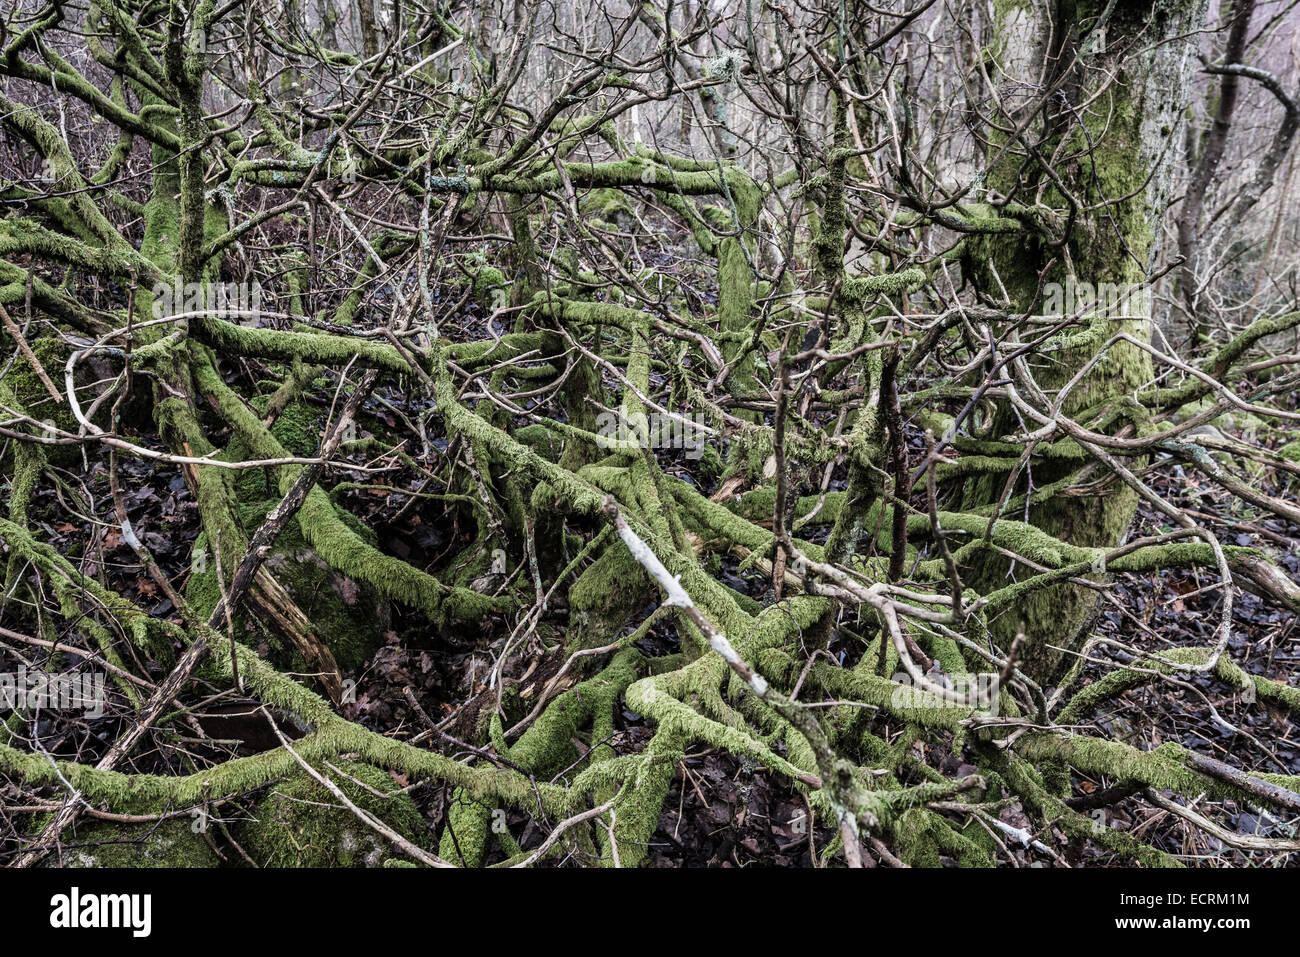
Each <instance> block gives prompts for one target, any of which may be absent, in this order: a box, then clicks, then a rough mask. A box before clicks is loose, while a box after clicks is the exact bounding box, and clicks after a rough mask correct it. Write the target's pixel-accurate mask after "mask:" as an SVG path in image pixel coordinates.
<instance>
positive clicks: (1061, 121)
mask: <svg viewBox="0 0 1300 957" xmlns="http://www.w3.org/2000/svg"><path fill="white" fill-rule="evenodd" d="M1201 8H1202V0H1141V2H1133V3H1119V4H1112V5H1109V6H1108V5H1107V4H1105V3H1092V2H1077V3H1076V2H1068V0H1067V2H1062V3H1055V4H1038V3H1021V2H1014V0H1009V2H1005V3H1002V4H1000V5H998V6H997V7H996V8H995V21H994V29H993V35H994V36H995V37H998V38H1001V39H1000V40H999V41H998V42H997V46H996V47H995V48H994V49H993V50H992V51H990V60H991V62H990V63H989V66H990V67H991V68H992V69H996V70H998V71H1002V72H1003V73H1004V74H1005V80H1004V81H1003V82H1002V84H1001V86H1002V89H1003V90H1004V93H1005V95H1006V96H1007V98H1008V102H1010V103H1015V102H1016V101H1017V100H1026V101H1027V102H1029V103H1030V104H1031V106H1030V107H1027V108H1026V109H1031V108H1032V109H1035V110H1037V112H1038V116H1036V117H1034V118H1033V119H1032V122H1029V123H1028V126H1027V128H1026V129H1025V130H1024V132H1022V133H1019V134H1013V135H1008V134H1007V133H1006V131H1005V130H1004V129H998V130H996V131H994V133H993V134H992V135H991V136H990V139H991V140H992V141H993V142H992V149H991V150H990V155H992V156H993V157H994V158H995V159H994V162H993V164H992V166H991V167H990V168H989V169H988V171H987V181H986V184H987V187H988V191H989V194H988V195H989V199H990V201H991V202H992V203H993V204H994V205H995V206H997V205H1004V206H1010V205H1011V204H1024V205H1025V206H1034V205H1037V206H1039V208H1040V209H1041V207H1042V205H1043V204H1046V205H1048V206H1050V207H1052V208H1053V209H1057V210H1064V211H1067V212H1065V213H1064V215H1062V216H1059V217H1058V218H1057V220H1056V221H1055V222H1043V221H1042V220H1041V219H1040V224H1041V226H1042V227H1043V228H1041V229H1038V230H1035V231H1032V232H1030V231H1026V232H1024V233H1022V232H1014V233H996V232H991V233H986V234H983V235H981V236H979V237H978V239H971V240H969V241H968V242H969V247H968V254H967V256H966V259H965V263H966V267H967V275H968V278H969V279H971V280H972V281H973V282H974V284H975V286H976V288H977V289H978V290H979V292H980V293H981V294H982V295H983V296H984V297H986V298H987V299H988V300H990V301H993V302H996V303H1005V302H1006V300H1008V299H1009V303H1008V305H1009V308H1010V311H1012V312H1013V313H1018V314H1019V316H1020V317H1024V316H1033V315H1035V314H1037V313H1040V312H1042V311H1043V310H1042V307H1043V303H1044V299H1043V295H1042V292H1043V287H1044V285H1045V284H1047V283H1058V284H1061V285H1062V286H1064V285H1065V284H1066V283H1067V282H1074V283H1091V284H1094V285H1095V284H1099V283H1112V284H1126V285H1127V286H1137V285H1139V284H1143V283H1145V282H1146V281H1147V280H1148V278H1149V277H1150V276H1151V274H1152V272H1153V271H1154V268H1155V262H1156V257H1157V254H1158V242H1159V229H1160V226H1159V224H1160V220H1161V218H1162V217H1163V215H1164V211H1165V207H1166V205H1167V203H1168V200H1169V191H1170V180H1171V168H1170V167H1171V164H1170V160H1171V159H1172V157H1173V154H1174V144H1175V143H1177V142H1178V139H1177V137H1178V135H1179V129H1180V124H1181V121H1182V118H1181V115H1180V114H1181V111H1180V104H1181V99H1180V90H1181V89H1182V88H1183V87H1184V86H1185V85H1186V83H1187V82H1188V80H1189V76H1190V71H1191V66H1192V60H1193V53H1194V44H1193V39H1194V38H1193V37H1192V35H1191V31H1192V27H1193V26H1194V25H1195V24H1196V23H1198V22H1199V21H1200V16H1201ZM995 75H996V74H995ZM1010 112H1011V114H1012V115H1011V117H1010V119H1012V120H1014V121H1015V122H1017V123H1024V121H1025V120H1026V117H1025V116H1024V115H1023V114H1024V111H1022V112H1020V113H1017V112H1015V111H1014V110H1011V111H1010ZM1036 198H1037V202H1036ZM1053 236H1059V238H1057V239H1053V238H1051V237H1053ZM1124 287H1125V286H1124V285H1122V286H1121V288H1124ZM1133 301H1138V300H1136V298H1135V300H1133ZM1121 311H1122V312H1128V311H1132V310H1127V309H1125V310H1121ZM1061 318H1065V317H1064V316H1062V317H1061ZM1082 318H1083V319H1084V321H1085V324H1086V331H1085V332H1082V333H1077V332H1073V331H1071V332H1070V333H1067V335H1066V336H1064V337H1060V338H1059V341H1058V342H1056V343H1052V344H1051V346H1049V347H1048V348H1045V349H1042V350H1040V351H1039V353H1038V354H1037V355H1036V356H1035V357H1034V358H1033V360H1031V362H1030V363H1029V369H1030V371H1031V373H1032V375H1033V378H1034V379H1035V380H1036V382H1037V383H1038V385H1039V386H1041V388H1042V389H1043V391H1044V392H1045V393H1046V395H1047V396H1048V397H1049V398H1052V399H1055V396H1056V393H1057V392H1058V391H1059V390H1060V389H1061V387H1062V386H1064V385H1066V383H1067V382H1069V381H1070V380H1071V379H1072V378H1073V377H1074V376H1075V374H1076V373H1077V372H1078V371H1079V370H1080V369H1082V368H1083V367H1084V366H1085V365H1086V364H1088V363H1089V362H1091V361H1092V360H1093V359H1094V358H1095V357H1096V356H1097V355H1098V353H1099V351H1101V350H1102V348H1103V347H1105V346H1106V343H1107V341H1108V340H1109V339H1110V338H1111V337H1112V336H1114V335H1115V334H1116V333H1119V332H1125V333H1128V334H1129V335H1132V336H1134V337H1135V338H1138V339H1141V340H1143V341H1149V340H1150V336H1151V329H1150V323H1149V321H1148V319H1147V318H1143V317H1140V316H1133V317H1130V316H1115V315H1105V314H1104V311H1102V310H1099V311H1097V313H1096V314H1095V315H1090V314H1089V313H1088V312H1086V311H1085V313H1084V315H1083V317H1082ZM1013 321H1016V322H1018V323H1019V322H1022V318H1021V319H1017V320H1013ZM1044 328H1047V326H1046V325H1043V326H1034V325H1029V326H1022V329H1024V330H1025V331H1022V333H1021V339H1022V340H1028V339H1029V338H1031V337H1033V336H1035V335H1037V334H1041V333H1040V332H1039V330H1041V329H1044ZM997 332H998V334H999V339H1000V340H1002V337H1003V333H1004V332H1005V330H997ZM1003 341H1005V340H1003ZM998 375H999V376H1001V375H1007V376H1011V375H1012V371H1011V370H1010V369H1002V370H1000V371H999V373H998ZM1152 377H1153V370H1152V361H1151V358H1150V356H1149V355H1148V354H1147V353H1146V352H1144V351H1143V350H1141V349H1140V348H1138V347H1137V346H1134V345H1132V344H1130V343H1126V342H1119V343H1116V344H1114V345H1111V346H1109V347H1108V348H1106V351H1105V356H1104V358H1103V359H1102V360H1101V361H1100V362H1098V363H1097V364H1096V365H1095V366H1094V367H1093V368H1092V371H1090V372H1089V373H1088V374H1087V375H1086V376H1085V377H1084V378H1083V379H1082V380H1081V381H1080V382H1079V383H1078V384H1077V385H1076V386H1075V387H1074V388H1073V389H1072V390H1071V392H1070V393H1069V396H1068V397H1067V399H1066V400H1065V402H1064V403H1063V404H1062V407H1061V412H1062V413H1063V414H1064V415H1066V416H1069V417H1075V416H1085V415H1086V416H1087V417H1088V418H1090V419H1098V420H1102V421H1108V423H1109V424H1108V429H1109V430H1110V431H1112V432H1114V431H1117V430H1119V429H1122V428H1125V427H1133V428H1140V427H1141V423H1140V422H1137V421H1134V419H1133V417H1132V416H1131V415H1130V414H1129V412H1127V411H1123V410H1122V409H1120V406H1122V405H1123V404H1124V399H1125V398H1126V397H1131V396H1133V395H1135V394H1136V393H1137V391H1138V390H1139V389H1140V388H1142V387H1143V386H1145V385H1149V384H1150V383H1151V381H1152ZM1111 412H1114V413H1115V414H1108V413H1111ZM1036 427H1037V423H1035V422H1032V421H1026V420H1025V419H1023V418H1022V417H1021V416H1020V415H1019V414H1018V413H1017V412H1015V411H1014V410H1013V409H1012V408H1011V406H1010V404H1009V403H1004V404H1002V405H1000V406H999V408H998V410H997V412H996V414H995V415H994V416H993V418H992V421H991V423H988V434H989V437H992V438H997V437H1001V436H1004V435H1008V434H1012V433H1020V432H1024V431H1026V430H1032V429H1034V428H1036ZM1072 469H1077V464H1076V465H1068V464H1067V465H1061V466H1051V465H1047V466H1043V465H1034V466H1031V467H1030V468H1027V469H1025V470H1024V471H1023V472H1022V473H1021V474H1020V475H1019V476H1018V477H1017V480H1016V481H1017V485H1016V487H1015V491H1016V492H1017V493H1024V492H1026V491H1028V492H1029V493H1030V496H1031V498H1030V501H1031V504H1030V506H1029V508H1028V514H1027V516H1026V515H1025V514H1020V515H1015V516H1007V517H1011V518H1016V519H1018V520H1022V521H1028V522H1030V523H1031V524H1033V525H1035V526H1037V527H1038V528H1040V529H1042V530H1043V531H1045V532H1047V533H1048V534H1049V535H1053V536H1056V537H1058V538H1060V539H1062V540H1063V541H1067V542H1070V543H1072V544H1075V545H1083V546H1089V547H1092V546H1114V545H1116V544H1118V543H1119V542H1120V540H1121V539H1122V538H1123V536H1124V535H1125V534H1126V532H1127V530H1128V528H1129V525H1130V523H1131V522H1132V520H1133V516H1134V512H1135V510H1136V507H1137V502H1138V496H1137V493H1136V492H1134V491H1133V490H1132V489H1130V488H1128V487H1125V486H1124V485H1122V484H1120V483H1118V482H1111V483H1110V484H1109V485H1107V486H1106V487H1104V488H1101V489H1099V490H1097V491H1096V493H1095V494H1085V495H1078V496H1068V497H1056V498H1047V499H1046V500H1045V501H1036V502H1035V501H1034V499H1033V490H1034V489H1041V488H1043V487H1044V486H1047V485H1050V484H1052V483H1054V482H1058V481H1060V480H1061V479H1063V478H1065V477H1066V476H1067V475H1068V474H1069V472H1070V471H1071V470H1072ZM1006 480H1007V475H1006V474H1001V475H997V474H995V475H991V476H984V477H981V478H979V479H977V480H973V481H972V482H970V483H969V485H968V487H967V489H966V493H965V504H966V505H967V506H968V507H969V506H974V505H978V504H988V503H990V502H996V501H998V500H999V498H1000V497H1001V496H1002V493H1003V489H1004V487H1005V484H1006ZM990 557H991V558H992V559H993V560H987V559H988V558H990ZM967 574H968V576H969V583H970V584H972V585H974V586H975V588H976V589H977V590H979V591H981V592H984V591H988V590H991V589H994V588H997V587H1000V586H1002V585H1005V584H1007V583H1008V577H1009V576H1017V575H1018V576H1021V577H1024V576H1025V575H1028V574H1032V572H1031V571H1030V570H1029V569H1028V568H1026V567H1025V566H1023V565H1020V566H1018V567H1015V568H1013V567H1012V564H1011V563H1009V562H1008V561H1007V560H1005V559H1002V558H1000V557H997V556H985V557H983V558H981V559H980V560H979V561H978V562H977V563H973V564H972V565H971V567H970V568H968V569H967ZM1098 600H1099V599H1098V593H1097V592H1096V591H1095V590H1093V589H1089V588H1087V587H1085V586H1082V585H1074V584H1061V585H1055V586H1052V587H1050V588H1047V589H1044V590H1041V591H1035V592H1033V593H1032V594H1031V595H1029V596H1027V597H1026V598H1025V599H1024V600H1022V601H1020V602H1018V603H1017V604H1016V605H1015V606H1014V607H1012V608H1011V609H1009V610H1008V611H1007V612H1005V613H1004V614H1002V615H1001V616H1000V617H999V618H997V619H996V620H995V621H994V622H993V623H992V628H993V631H994V634H995V635H996V636H997V637H998V638H1000V639H1001V640H1000V642H999V643H1000V644H1002V646H1003V647H1009V645H1010V642H1011V640H1012V639H1013V638H1014V636H1015V635H1016V633H1017V632H1018V631H1021V630H1023V631H1024V634H1025V639H1026V641H1025V650H1024V659H1025V661H1026V663H1027V666H1028V668H1029V670H1030V671H1032V672H1033V673H1034V674H1035V675H1037V676H1038V677H1039V678H1041V679H1043V680H1050V679H1052V678H1054V677H1056V676H1058V675H1059V674H1060V672H1061V670H1062V668H1063V667H1064V666H1065V665H1066V664H1068V663H1069V661H1068V652H1069V651H1072V650H1075V649H1077V648H1078V647H1079V646H1080V645H1081V644H1082V642H1083V640H1084V636H1085V633H1086V630H1087V626H1088V625H1089V624H1090V622H1091V620H1092V618H1093V616H1094V613H1095V611H1096V608H1097V604H1098Z"/></svg>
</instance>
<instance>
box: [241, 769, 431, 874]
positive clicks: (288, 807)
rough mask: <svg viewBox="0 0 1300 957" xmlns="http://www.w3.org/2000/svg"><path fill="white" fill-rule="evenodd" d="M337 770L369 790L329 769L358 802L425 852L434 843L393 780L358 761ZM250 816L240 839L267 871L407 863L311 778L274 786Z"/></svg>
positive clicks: (362, 807)
mask: <svg viewBox="0 0 1300 957" xmlns="http://www.w3.org/2000/svg"><path fill="white" fill-rule="evenodd" d="M334 765H335V767H337V768H338V769H339V770H340V771H343V772H344V773H345V774H347V775H350V776H351V777H353V778H356V779H357V780H358V781H361V782H363V783H364V784H366V785H367V786H368V788H363V787H359V786H358V785H357V784H355V783H354V782H352V781H350V780H348V779H347V778H346V777H344V776H343V775H342V774H336V773H334V772H333V771H330V770H329V769H328V768H326V769H323V771H324V773H325V774H326V775H327V776H328V777H329V778H330V780H332V781H333V782H334V783H335V784H337V785H338V786H339V788H340V790H342V791H343V793H344V794H346V795H347V796H348V799H349V800H350V801H352V803H354V804H356V805H357V806H358V807H360V808H361V809H362V810H364V811H366V812H368V813H369V814H371V815H373V816H374V817H376V818H378V819H379V820H381V821H383V822H384V823H385V824H387V825H388V826H389V827H390V828H392V829H393V830H394V831H396V832H397V833H399V834H401V835H402V836H403V837H404V838H406V839H407V840H409V841H410V842H411V843H413V844H415V845H417V846H421V847H423V846H425V845H426V844H428V843H429V840H430V835H429V829H428V825H427V824H426V823H425V820H424V818H423V816H421V814H420V811H419V809H418V808H416V806H415V803H414V802H413V801H412V800H411V799H410V797H409V796H407V795H405V794H401V793H400V789H399V788H398V787H397V785H396V783H395V782H394V781H393V779H392V777H391V776H390V775H388V774H387V773H385V772H383V771H380V770H378V769H377V768H374V767H371V766H370V765H367V764H358V763H356V762H348V761H337V762H334ZM370 789H373V790H374V791H379V792H381V793H382V794H383V795H385V796H384V797H380V796H379V795H376V794H374V793H372V790H370ZM249 817H250V820H248V821H244V822H241V823H240V824H239V825H238V826H237V827H236V830H235V835H234V836H235V839H236V840H237V841H239V843H240V845H241V846H242V847H243V848H244V849H245V850H246V851H248V853H249V856H251V857H252V858H253V859H254V860H255V861H257V863H258V864H259V865H260V866H263V867H382V866H383V865H384V863H385V861H387V860H389V859H390V858H398V859H403V860H404V859H406V858H405V855H403V854H402V853H401V852H400V851H396V850H394V849H393V848H392V847H391V846H390V844H389V842H388V841H387V840H386V839H385V838H384V837H383V836H382V835H380V834H379V832H377V831H375V830H373V829H372V828H370V827H368V826H367V825H366V824H364V823H362V821H361V820H360V819H359V818H358V817H357V816H356V815H355V814H353V813H352V811H350V810H348V809H347V808H346V807H344V806H342V805H341V804H340V803H339V801H338V799H337V798H335V797H334V795H332V794H331V793H330V792H329V791H328V790H326V788H325V787H324V786H322V785H321V784H319V783H318V782H317V781H315V780H313V779H312V778H310V777H309V776H307V775H306V774H298V775H295V776H294V777H292V778H290V779H289V780H287V781H285V782H282V783H280V784H277V785H275V786H273V787H272V788H271V790H270V792H269V793H268V794H267V795H266V796H265V797H264V798H262V799H261V800H260V801H258V802H257V803H256V804H255V805H254V806H253V808H252V809H251V811H250V812H249Z"/></svg>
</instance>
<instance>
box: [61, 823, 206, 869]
mask: <svg viewBox="0 0 1300 957" xmlns="http://www.w3.org/2000/svg"><path fill="white" fill-rule="evenodd" d="M193 820H195V819H192V818H189V817H179V818H170V819H168V820H166V821H161V822H159V823H157V824H129V825H122V824H118V823H115V822H109V821H87V822H83V823H82V824H80V825H79V826H78V827H77V828H76V830H75V831H74V832H72V833H71V834H68V835H66V836H65V838H64V840H63V850H62V854H61V855H53V854H52V855H50V856H49V857H47V858H46V859H45V861H44V862H43V866H45V867H60V866H61V867H78V868H79V867H93V868H102V867H132V868H145V867H166V868H173V867H176V868H179V867H219V866H221V858H220V857H218V856H217V852H216V851H214V850H213V849H212V845H210V844H209V843H208V842H207V840H206V839H205V838H204V836H203V834H201V833H196V832H195V830H194V828H193V826H192V822H193Z"/></svg>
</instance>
